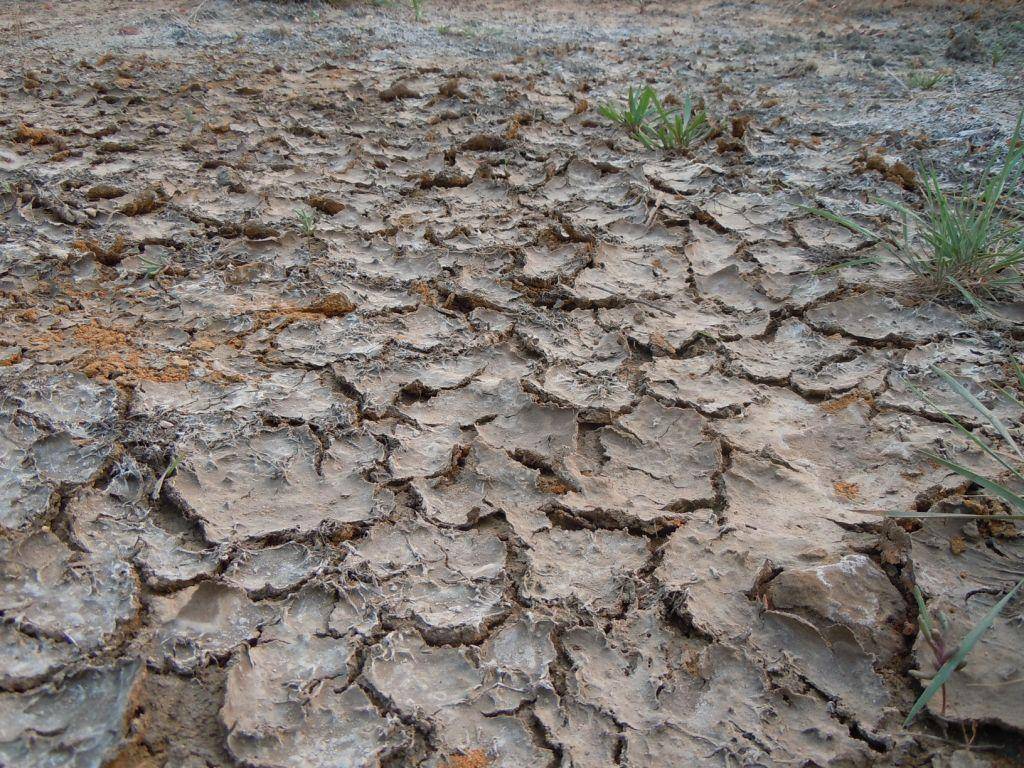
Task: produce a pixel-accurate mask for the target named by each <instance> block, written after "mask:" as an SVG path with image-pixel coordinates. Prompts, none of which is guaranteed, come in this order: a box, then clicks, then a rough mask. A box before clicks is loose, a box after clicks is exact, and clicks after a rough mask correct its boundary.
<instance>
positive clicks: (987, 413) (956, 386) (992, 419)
mask: <svg viewBox="0 0 1024 768" xmlns="http://www.w3.org/2000/svg"><path fill="white" fill-rule="evenodd" d="M930 367H931V369H932V372H933V373H935V374H937V375H938V376H941V377H942V378H943V379H944V380H945V381H946V383H947V384H948V385H949V386H950V388H952V390H953V391H954V392H956V393H957V394H958V395H960V397H962V398H963V399H964V400H966V401H967V402H968V404H969V405H970V406H971V407H972V408H973V409H974V410H976V411H977V412H978V413H980V414H981V415H982V416H984V417H985V418H986V419H988V420H989V423H990V424H991V425H992V426H993V427H995V428H996V431H997V432H998V433H999V436H1000V437H1002V438H1003V440H1005V441H1006V442H1007V443H1008V444H1009V445H1010V447H1011V448H1013V450H1014V452H1016V454H1017V455H1018V456H1020V457H1021V459H1022V460H1024V452H1021V449H1020V446H1018V445H1017V443H1016V441H1015V440H1014V439H1013V436H1012V435H1011V434H1010V431H1009V430H1008V429H1007V428H1006V425H1005V424H1003V422H1002V421H1001V420H1000V418H999V417H998V416H996V415H995V414H994V413H992V411H991V410H989V409H988V407H987V406H985V404H984V403H982V402H981V401H980V400H978V398H976V397H975V396H974V395H973V394H972V393H971V392H970V391H969V390H968V389H967V388H966V387H964V385H963V384H961V383H960V382H959V381H957V380H956V378H955V377H953V376H952V375H951V374H949V373H947V372H946V371H944V370H943V369H942V368H939V366H937V365H932V366H930Z"/></svg>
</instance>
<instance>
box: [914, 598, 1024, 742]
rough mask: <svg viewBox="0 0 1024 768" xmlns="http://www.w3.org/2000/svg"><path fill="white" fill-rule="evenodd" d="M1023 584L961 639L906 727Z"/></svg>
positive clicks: (921, 697)
mask: <svg viewBox="0 0 1024 768" xmlns="http://www.w3.org/2000/svg"><path fill="white" fill-rule="evenodd" d="M1022 586H1024V579H1021V580H1020V581H1018V582H1017V584H1016V586H1014V588H1013V589H1011V590H1010V591H1009V592H1007V593H1006V595H1005V596H1004V597H1003V599H1002V600H1000V601H999V602H998V603H996V604H995V605H993V606H992V608H991V609H990V610H989V612H988V613H986V614H985V617H984V618H983V619H982V620H981V621H979V622H978V624H977V626H976V627H974V629H972V630H971V631H970V632H968V633H967V637H965V638H964V639H963V640H962V641H961V643H960V645H958V646H957V649H956V653H954V654H953V657H952V658H951V659H950V660H949V661H947V662H946V663H945V664H943V665H942V668H941V669H940V670H939V671H938V672H937V673H936V674H935V677H934V678H932V681H931V683H929V684H928V687H927V688H925V689H924V692H923V693H922V694H921V695H920V696H919V697H918V699H917V701H915V702H914V706H913V707H911V708H910V713H909V714H908V715H907V719H906V720H904V721H903V727H904V728H906V727H907V726H909V725H910V723H911V721H912V720H913V719H914V718H915V717H917V715H918V713H920V711H921V710H922V709H924V708H925V706H926V705H927V704H928V702H929V701H930V700H931V698H932V696H934V695H935V694H936V693H937V692H938V690H939V689H940V688H941V687H942V686H944V685H945V684H946V682H947V681H948V680H949V678H950V675H952V674H953V670H955V669H956V668H957V667H959V666H960V664H961V663H962V662H963V660H964V659H965V658H967V654H969V653H970V652H971V651H972V650H974V646H975V645H977V644H978V640H980V639H981V636H982V635H983V634H985V632H987V631H988V628H989V627H991V626H992V624H994V623H995V620H996V617H997V616H998V615H999V613H1000V611H1002V610H1003V608H1005V607H1006V604H1007V603H1009V602H1010V601H1011V600H1012V599H1013V598H1014V595H1016V594H1017V592H1018V591H1020V588H1021V587H1022Z"/></svg>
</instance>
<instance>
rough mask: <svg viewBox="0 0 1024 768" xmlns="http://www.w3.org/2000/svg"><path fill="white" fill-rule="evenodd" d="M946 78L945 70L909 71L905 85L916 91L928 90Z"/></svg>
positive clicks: (947, 76) (947, 77)
mask: <svg viewBox="0 0 1024 768" xmlns="http://www.w3.org/2000/svg"><path fill="white" fill-rule="evenodd" d="M948 79H949V75H948V74H947V73H945V72H911V73H910V74H908V75H907V85H908V86H909V87H911V88H913V89H914V90H916V91H930V90H931V89H932V88H934V87H935V86H937V85H939V84H940V83H944V82H945V81H946V80H948Z"/></svg>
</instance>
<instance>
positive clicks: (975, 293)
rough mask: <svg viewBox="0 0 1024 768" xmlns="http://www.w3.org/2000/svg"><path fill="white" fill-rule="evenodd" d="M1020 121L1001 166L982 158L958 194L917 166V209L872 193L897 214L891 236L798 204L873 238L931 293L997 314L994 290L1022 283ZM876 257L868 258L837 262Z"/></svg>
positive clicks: (1023, 151)
mask: <svg viewBox="0 0 1024 768" xmlns="http://www.w3.org/2000/svg"><path fill="white" fill-rule="evenodd" d="M1022 122H1024V110H1022V111H1021V113H1020V115H1019V116H1018V117H1017V125H1016V127H1015V128H1014V131H1013V136H1012V137H1011V138H1010V144H1009V150H1008V152H1007V154H1006V157H1005V159H1004V160H1003V163H1002V167H1001V168H999V169H998V170H997V169H996V167H995V162H994V161H993V162H992V163H989V165H988V167H986V168H985V171H984V172H983V173H982V174H981V177H980V179H979V180H978V181H976V182H974V183H973V184H968V185H966V186H964V187H963V188H962V190H961V191H960V192H959V193H951V192H946V191H945V190H944V189H943V188H942V185H941V184H940V183H939V179H938V176H937V175H936V174H935V172H934V171H933V170H922V171H921V196H922V198H923V204H922V210H921V211H920V212H918V211H916V210H914V209H912V208H911V207H910V206H908V205H907V204H905V203H903V202H900V201H898V200H887V199H884V198H879V199H877V202H879V203H881V204H882V205H884V206H886V207H887V208H889V209H890V210H892V211H893V212H894V213H895V214H896V215H897V216H898V217H899V219H900V220H901V225H902V226H901V230H900V235H899V236H897V237H895V238H893V237H890V236H888V235H885V234H883V233H880V232H877V231H872V230H870V229H868V228H867V227H865V226H863V225H862V224H859V223H857V222H856V221H853V220H852V219H849V218H847V217H845V216H841V215H839V214H836V213H833V212H831V211H827V210H824V209H821V208H806V207H805V208H804V210H806V211H808V212H810V213H813V214H815V215H816V216H820V217H822V218H824V219H827V220H829V221H832V222H834V223H836V224H839V225H841V226H843V227H846V228H847V229H849V230H851V231H853V232H856V233H857V234H859V235H862V236H864V237H866V238H867V239H869V240H871V241H873V242H876V243H878V244H879V245H881V246H882V249H883V250H884V251H885V252H886V253H887V254H888V255H889V256H890V257H891V258H893V259H894V260H895V261H897V262H899V263H900V264H901V265H903V266H904V267H905V268H906V269H908V270H909V271H910V272H912V273H913V274H914V275H916V276H917V277H918V278H920V279H922V280H923V281H924V282H925V283H926V284H927V285H928V286H929V287H930V288H931V289H932V290H934V291H935V292H936V293H950V292H952V293H956V294H959V295H960V296H961V297H963V298H964V299H966V300H967V302H968V303H969V304H970V305H971V306H973V307H974V308H975V309H976V310H978V311H979V312H982V313H984V314H988V315H993V316H998V315H997V313H995V312H993V311H992V309H991V304H992V303H993V302H994V301H996V299H997V296H996V293H998V292H1006V291H1010V292H1019V290H1020V289H1021V288H1022V287H1024V209H1022V208H1020V207H1019V206H1015V205H1014V196H1015V195H1016V190H1017V189H1018V187H1019V185H1020V182H1021V177H1022V175H1024V135H1022V132H1021V127H1022ZM912 227H913V228H914V229H915V230H916V234H912V233H911V228H912ZM877 261H878V258H877V257H872V258H868V259H860V260H856V261H852V262H847V263H846V264H842V265H840V266H853V265H855V264H867V263H876V262H877Z"/></svg>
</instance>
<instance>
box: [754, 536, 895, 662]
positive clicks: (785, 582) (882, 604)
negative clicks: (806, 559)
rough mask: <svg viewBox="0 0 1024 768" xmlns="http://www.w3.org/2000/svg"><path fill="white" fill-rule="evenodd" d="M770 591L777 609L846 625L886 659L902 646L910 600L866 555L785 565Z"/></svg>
mask: <svg viewBox="0 0 1024 768" xmlns="http://www.w3.org/2000/svg"><path fill="white" fill-rule="evenodd" d="M765 594H766V595H767V596H768V599H769V601H770V602H771V605H772V606H773V607H774V608H777V609H779V610H782V611H789V612H792V613H797V614H800V615H802V616H805V617H807V618H808V619H810V620H811V621H812V623H816V624H818V625H819V626H823V627H828V626H829V625H830V624H840V625H842V626H844V627H846V628H847V629H849V630H850V631H851V632H852V633H853V635H854V636H855V637H856V638H857V640H858V641H859V642H860V644H861V645H862V646H863V647H864V648H866V649H868V650H870V651H872V652H874V653H875V654H876V655H877V656H878V658H879V660H880V661H882V662H888V661H889V660H890V659H891V658H892V657H893V656H894V655H896V654H898V653H900V652H901V650H902V648H903V635H902V629H903V623H904V621H905V620H906V613H907V607H906V603H905V602H904V600H903V596H902V595H901V594H900V593H899V592H898V591H897V590H896V588H895V587H894V586H893V585H892V583H891V582H890V581H889V578H888V577H887V576H886V575H885V573H884V572H883V571H882V569H881V568H879V567H878V566H877V565H875V563H874V562H873V561H872V560H871V559H870V558H868V557H866V556H865V555H847V556H846V557H843V558H841V559H840V560H839V561H838V562H835V563H828V564H823V565H814V566H808V567H805V568H790V569H786V570H784V571H783V572H782V573H780V574H779V575H778V576H776V577H775V578H774V579H772V581H771V583H770V584H769V585H768V589H767V591H766V593H765Z"/></svg>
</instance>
